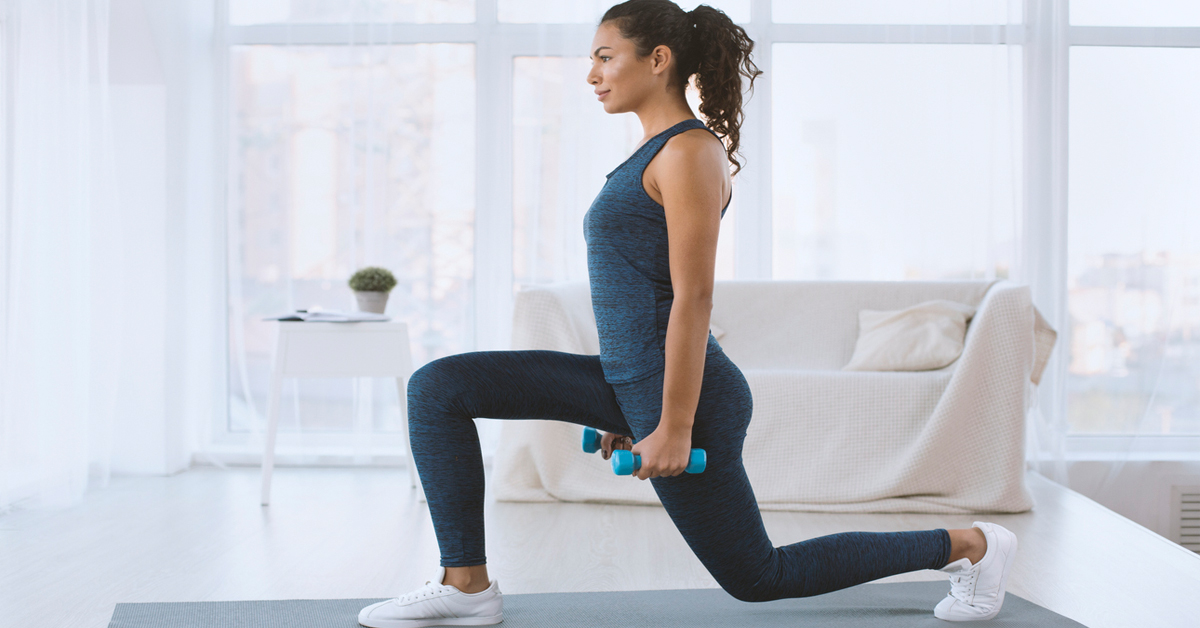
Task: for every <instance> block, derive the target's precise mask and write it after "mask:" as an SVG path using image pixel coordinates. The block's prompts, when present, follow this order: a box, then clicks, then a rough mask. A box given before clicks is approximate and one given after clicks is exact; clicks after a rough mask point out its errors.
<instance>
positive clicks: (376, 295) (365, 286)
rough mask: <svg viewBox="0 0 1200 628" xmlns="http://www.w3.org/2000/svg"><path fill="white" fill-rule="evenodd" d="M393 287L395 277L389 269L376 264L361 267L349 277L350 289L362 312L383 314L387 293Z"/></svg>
mask: <svg viewBox="0 0 1200 628" xmlns="http://www.w3.org/2000/svg"><path fill="white" fill-rule="evenodd" d="M395 287H396V278H395V277H394V276H393V275H392V273H391V271H389V270H388V269H386V268H380V267H378V266H368V267H366V268H362V269H360V270H359V271H358V272H356V273H354V275H353V276H351V277H350V289H351V290H353V291H354V298H355V299H357V300H358V309H359V310H362V311H363V312H374V313H376V314H383V310H384V309H385V308H387V299H388V293H389V292H391V290H392V288H395Z"/></svg>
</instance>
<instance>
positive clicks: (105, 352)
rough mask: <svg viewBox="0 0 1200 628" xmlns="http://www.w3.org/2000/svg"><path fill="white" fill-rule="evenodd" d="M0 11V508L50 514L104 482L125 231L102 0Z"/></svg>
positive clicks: (52, 0)
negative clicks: (1, 99) (3, 177)
mask: <svg viewBox="0 0 1200 628" xmlns="http://www.w3.org/2000/svg"><path fill="white" fill-rule="evenodd" d="M6 9H7V12H6V15H5V21H6V24H5V33H4V34H5V45H6V49H7V52H8V54H7V58H6V63H5V70H6V76H5V77H4V78H5V81H4V82H5V89H6V91H7V96H8V100H7V104H8V106H9V107H11V109H10V110H9V112H8V114H9V115H8V120H7V121H6V122H7V126H6V130H7V140H8V153H7V165H8V173H9V175H10V176H9V177H8V178H7V183H8V186H9V189H8V190H7V193H8V197H7V198H8V201H9V202H8V203H7V204H6V205H5V208H6V211H5V215H4V218H5V220H4V224H5V232H4V234H3V236H4V250H5V251H6V254H5V260H4V263H5V266H6V267H5V269H4V270H5V272H4V284H3V290H2V294H0V298H2V299H3V306H4V307H3V308H2V312H3V317H4V318H3V328H2V330H0V333H2V340H3V352H2V354H0V355H2V362H0V508H5V507H12V506H14V505H18V506H21V507H24V506H29V507H43V506H61V505H64V504H70V503H73V502H75V501H77V500H78V499H79V498H80V497H81V496H82V495H83V493H84V492H85V490H86V489H87V488H88V487H89V486H96V485H100V486H103V485H106V484H107V482H108V479H109V475H110V468H111V452H112V446H113V443H112V436H111V435H112V424H113V416H114V408H115V404H116V393H117V383H118V376H119V374H120V370H121V362H122V351H123V347H124V346H125V345H126V342H127V339H124V338H122V337H121V333H120V325H119V317H120V316H121V305H122V288H121V286H122V285H123V279H124V273H127V272H133V269H129V268H124V267H123V266H122V246H123V242H122V238H123V233H124V225H123V224H122V220H121V207H120V204H119V203H118V202H117V190H116V186H115V179H116V176H115V166H114V151H113V136H112V128H111V124H110V112H109V102H108V96H109V92H108V12H109V5H108V1H107V0H11V1H10V2H9V3H8V5H7V7H6Z"/></svg>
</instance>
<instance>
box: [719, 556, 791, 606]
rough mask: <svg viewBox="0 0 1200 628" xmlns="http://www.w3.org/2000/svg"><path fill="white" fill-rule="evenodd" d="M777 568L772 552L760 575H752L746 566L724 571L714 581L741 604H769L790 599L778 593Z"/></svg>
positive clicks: (776, 559)
mask: <svg viewBox="0 0 1200 628" xmlns="http://www.w3.org/2000/svg"><path fill="white" fill-rule="evenodd" d="M778 567H779V563H778V556H777V555H776V554H775V552H774V550H773V551H772V554H771V559H770V560H769V561H768V562H767V567H766V568H765V569H763V570H762V571H761V573H760V575H758V576H755V575H753V574H754V573H755V571H754V570H753V569H752V568H750V566H748V565H747V566H744V567H743V568H741V569H734V570H729V571H726V572H724V573H723V574H722V575H721V576H720V577H717V578H716V580H717V584H719V585H721V588H722V589H724V590H725V592H726V593H728V594H729V595H732V596H733V597H734V598H736V599H738V600H741V601H743V602H770V601H772V600H779V599H782V598H785V597H792V596H788V595H784V594H782V593H780V591H779V587H778V580H779V577H778Z"/></svg>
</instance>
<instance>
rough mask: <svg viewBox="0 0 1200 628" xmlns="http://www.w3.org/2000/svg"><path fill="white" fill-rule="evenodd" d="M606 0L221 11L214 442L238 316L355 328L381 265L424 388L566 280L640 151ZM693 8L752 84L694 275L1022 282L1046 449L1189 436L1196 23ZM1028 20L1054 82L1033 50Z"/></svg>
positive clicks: (265, 331) (246, 398) (1197, 316)
mask: <svg viewBox="0 0 1200 628" xmlns="http://www.w3.org/2000/svg"><path fill="white" fill-rule="evenodd" d="M614 3H615V2H611V1H610V2H601V1H598V0H589V1H586V2H567V3H564V2H557V1H550V0H407V1H405V0H355V1H342V0H318V1H313V0H303V1H301V0H229V15H228V16H227V19H226V20H225V21H224V23H225V24H226V26H225V33H226V35H227V37H226V41H227V44H228V46H227V47H226V51H227V55H226V56H227V58H228V63H227V67H228V72H229V76H228V86H229V92H228V96H229V117H228V125H227V126H228V136H227V137H228V140H229V141H228V147H227V155H228V160H229V169H228V172H229V180H228V186H227V189H228V202H229V218H228V223H227V224H228V226H229V229H228V234H229V236H228V259H229V267H228V285H229V289H228V296H229V305H230V308H229V312H230V319H229V320H230V338H229V371H228V378H229V384H230V413H229V420H228V422H227V423H226V424H225V425H222V426H221V430H222V431H223V432H224V433H225V434H226V435H227V436H229V435H232V436H233V437H234V438H231V442H233V441H236V436H237V435H238V434H243V433H244V432H246V431H249V430H251V428H252V427H253V426H254V425H255V424H256V421H257V422H261V421H262V414H263V411H264V406H265V391H266V386H267V371H268V369H269V357H270V350H271V347H270V340H271V338H270V326H269V325H268V324H266V323H264V322H263V321H262V320H261V319H262V318H263V317H264V316H268V315H272V314H278V313H281V312H282V311H286V310H288V309H291V308H303V307H310V306H322V307H326V308H349V307H352V302H351V298H352V297H351V295H350V292H349V290H348V289H347V288H346V287H345V280H346V278H347V277H348V276H349V274H350V273H351V272H353V271H354V270H355V269H356V268H358V267H361V266H364V265H382V266H386V267H388V268H390V269H391V270H393V272H395V273H396V274H397V277H398V279H399V280H400V284H399V286H398V287H397V289H396V290H395V291H393V293H392V295H391V298H390V300H389V304H388V313H389V314H391V315H392V316H393V317H394V319H396V320H402V321H405V322H407V323H408V324H409V326H410V329H411V330H412V339H413V346H414V360H415V366H417V367H419V366H421V365H422V364H424V363H425V362H428V361H429V360H432V359H434V358H437V357H440V356H443V355H448V354H452V353H458V352H462V351H470V350H480V349H506V348H509V344H508V342H509V333H510V325H511V312H512V302H513V298H514V294H515V291H516V290H518V289H519V288H520V286H521V285H523V284H533V283H542V282H550V281H564V280H579V279H586V257H585V252H584V246H583V245H584V243H583V236H582V216H583V214H584V212H585V211H586V210H587V207H588V205H589V204H590V202H591V201H592V199H593V198H594V197H595V194H596V192H597V191H598V190H599V188H600V186H601V185H603V182H604V181H603V177H604V174H605V173H607V172H608V171H609V170H611V167H612V166H613V165H614V164H616V163H619V162H620V161H621V160H622V159H624V158H625V157H626V156H627V155H628V154H629V152H630V151H632V149H633V148H634V147H635V146H636V145H637V144H638V143H639V142H640V141H641V139H642V135H643V129H642V128H641V125H640V124H639V123H638V120H637V119H636V116H634V115H633V114H621V115H616V116H612V115H607V114H605V113H604V112H603V110H602V108H601V107H600V106H599V104H598V103H597V102H596V101H595V98H594V96H593V95H592V88H591V86H589V85H587V84H586V82H585V77H586V73H587V68H588V60H587V55H588V53H589V50H588V46H589V44H590V43H591V39H592V36H593V35H594V27H595V24H596V22H597V21H598V19H599V17H600V16H601V15H602V13H603V12H604V11H605V10H606V9H607V8H608V6H610V5H612V4H614ZM679 4H680V5H681V6H683V8H685V9H690V8H692V7H694V6H695V5H696V4H697V3H696V2H680V3H679ZM709 4H712V5H713V6H717V7H718V8H721V9H723V10H725V11H726V12H727V13H728V14H729V15H730V16H731V17H733V19H734V20H736V21H737V22H738V23H739V24H742V25H743V26H744V27H745V28H746V30H747V32H748V33H749V34H750V36H751V37H752V38H753V39H754V40H755V42H756V47H755V62H756V63H757V64H758V67H759V68H760V69H762V70H763V71H764V72H765V73H764V74H763V75H762V76H760V77H759V78H758V79H757V81H756V83H755V91H754V93H753V95H752V96H748V98H747V100H746V103H745V107H746V108H745V114H746V118H745V123H744V125H743V127H742V146H741V161H742V162H743V165H744V169H743V170H742V172H741V173H740V174H739V175H738V177H737V179H735V186H734V196H733V201H732V204H731V207H730V210H729V212H727V214H726V216H725V218H724V220H723V221H722V225H721V235H720V240H719V244H718V263H717V278H718V279H734V278H737V279H807V280H838V279H865V280H905V279H918V280H941V279H985V278H997V279H999V278H1011V279H1015V280H1017V281H1022V282H1029V281H1030V278H1031V276H1032V275H1030V274H1029V273H1030V268H1028V267H1023V265H1030V266H1038V264H1040V266H1038V267H1039V268H1042V269H1049V270H1042V271H1036V270H1035V271H1034V272H1035V273H1036V272H1042V273H1043V274H1041V275H1040V276H1039V281H1041V284H1042V285H1049V286H1054V285H1063V286H1067V289H1068V290H1069V294H1068V295H1067V296H1066V303H1065V305H1064V306H1063V307H1062V308H1061V309H1063V313H1062V315H1061V317H1060V318H1057V319H1055V321H1054V324H1055V325H1056V327H1058V328H1059V329H1058V331H1059V332H1060V339H1061V340H1062V342H1060V344H1059V346H1058V351H1059V352H1060V355H1059V358H1060V359H1062V360H1065V361H1066V363H1067V364H1069V367H1067V369H1066V370H1065V372H1066V373H1067V375H1066V377H1067V379H1066V381H1065V382H1061V383H1062V384H1064V385H1063V386H1062V387H1061V391H1062V398H1065V401H1066V405H1065V407H1064V408H1065V414H1066V418H1067V420H1069V422H1070V426H1071V432H1072V433H1074V434H1077V435H1081V436H1082V435H1096V434H1110V433H1113V434H1130V433H1145V432H1148V431H1153V432H1155V433H1160V434H1164V435H1184V434H1200V400H1198V399H1197V392H1196V391H1197V389H1198V388H1200V352H1198V349H1197V345H1196V340H1195V335H1196V334H1198V333H1200V247H1198V241H1197V239H1196V238H1194V237H1192V236H1191V234H1193V233H1200V229H1198V228H1200V224H1195V223H1196V220H1197V218H1196V216H1197V215H1200V191H1198V189H1197V187H1196V184H1195V183H1194V182H1193V180H1194V179H1195V177H1193V176H1191V173H1193V172H1195V171H1197V169H1198V167H1200V159H1198V157H1197V148H1196V147H1197V146H1200V130H1198V123H1197V120H1196V116H1195V115H1194V112H1195V111H1197V110H1200V92H1198V91H1197V88H1196V87H1195V86H1196V85H1200V75H1197V70H1196V68H1198V67H1200V57H1198V56H1197V52H1198V50H1197V49H1198V48H1200V37H1197V36H1196V34H1195V32H1194V30H1191V29H1186V28H1175V27H1177V26H1195V25H1200V13H1198V12H1197V11H1195V10H1194V7H1191V4H1190V3H1178V2H1168V1H1166V0H1160V1H1156V2H1148V3H1137V6H1138V10H1137V11H1131V10H1129V8H1128V6H1129V3H1120V2H1106V1H1104V0H1071V1H1070V5H1069V7H1068V8H1069V15H1070V19H1071V23H1070V24H1068V23H1066V22H1065V20H1064V16H1065V15H1067V13H1065V12H1062V13H1061V15H1060V13H1059V10H1060V9H1062V7H1063V6H1064V5H1060V4H1057V3H1056V4H1054V5H1053V6H1054V7H1057V8H1056V9H1055V10H1054V11H1045V10H1042V9H1044V8H1045V7H1044V6H1043V5H1041V4H1039V3H1026V2H1023V1H1021V0H974V1H970V2H946V1H945V0H903V1H901V0H853V1H848V0H837V1H833V0H829V1H824V0H805V1H803V2H801V1H798V0H722V1H720V2H717V1H714V2H711V3H709ZM1029 7H1035V8H1038V11H1037V12H1036V14H1035V15H1027V14H1026V9H1029ZM1039 7H1040V8H1039ZM1143 9H1144V10H1143ZM1031 10H1032V9H1031ZM1047 16H1052V17H1049V18H1048V17H1047ZM1047 20H1049V21H1050V22H1054V23H1046V21H1047ZM1047 29H1059V31H1061V33H1063V34H1064V36H1065V37H1064V38H1063V39H1062V40H1061V41H1059V43H1055V44H1053V45H1056V46H1059V45H1061V46H1062V50H1063V51H1069V55H1059V57H1061V58H1066V59H1067V62H1066V63H1065V64H1064V65H1063V67H1059V66H1057V65H1055V64H1056V63H1058V62H1057V61H1055V54H1048V53H1045V52H1044V51H1043V52H1037V54H1031V47H1030V45H1029V42H1031V41H1034V40H1035V39H1036V38H1037V37H1042V34H1044V33H1045V32H1047ZM1056 32H1057V31H1056ZM1037 41H1042V40H1041V39H1037ZM1046 77H1051V80H1046ZM1059 86H1062V90H1063V91H1062V92H1061V93H1058V92H1056V91H1055V90H1057V89H1058V88H1059ZM697 97H698V95H697V93H696V92H695V90H694V89H692V90H689V92H688V98H689V100H690V101H691V102H692V104H693V109H694V110H695V107H696V105H697V104H698V100H697ZM1055 102H1069V106H1065V105H1064V106H1063V107H1062V108H1061V112H1060V113H1059V112H1056V111H1057V110H1056V109H1055V107H1054V106H1053V103H1055ZM1040 103H1050V104H1047V105H1046V106H1042V105H1041V104H1040ZM697 113H698V111H697ZM1067 128H1069V130H1070V133H1069V135H1068V133H1067V131H1066V129H1067ZM1056 129H1058V130H1056ZM1047 147H1059V148H1053V150H1056V151H1061V154H1062V155H1064V160H1065V159H1066V157H1065V156H1066V155H1069V160H1066V161H1067V167H1063V168H1061V171H1060V170H1058V169H1055V168H1054V167H1053V164H1048V163H1047V162H1046V161H1045V160H1043V157H1044V153H1047V152H1050V149H1047ZM1061 147H1065V148H1061ZM1039 151H1040V152H1039ZM1055 189H1065V190H1066V192H1065V193H1063V194H1062V198H1064V199H1068V200H1066V201H1064V202H1061V203H1057V202H1047V201H1046V199H1049V198H1051V197H1053V196H1054V195H1053V194H1052V193H1051V192H1048V191H1047V190H1051V191H1052V190H1055ZM1049 214H1053V215H1055V216H1058V217H1060V218H1061V219H1062V221H1063V222H1064V223H1068V226H1069V228H1068V230H1067V231H1066V232H1064V233H1062V234H1058V235H1056V234H1055V233H1053V230H1052V229H1046V228H1044V227H1045V226H1046V225H1049V224H1052V223H1053V220H1054V218H1053V216H1052V217H1051V218H1046V215H1049ZM1031 233H1035V234H1042V235H1038V237H1031V236H1030V234H1031ZM1043 235H1044V236H1045V237H1048V238H1051V239H1049V240H1047V239H1045V238H1044V237H1043ZM1053 238H1058V239H1053ZM1060 255H1061V257H1062V258H1064V259H1066V260H1067V262H1066V263H1065V264H1064V265H1063V268H1061V269H1057V268H1056V266H1055V264H1056V263H1046V261H1047V260H1051V262H1053V260H1054V259H1056V257H1055V256H1060ZM1046 273H1048V274H1046ZM1054 290H1056V291H1057V292H1056V293H1055V292H1051V293H1043V294H1042V297H1041V298H1042V299H1043V300H1046V299H1049V298H1057V297H1052V296H1047V295H1053V294H1061V292H1062V290H1061V289H1057V288H1055V289H1054ZM1036 296H1037V293H1036V292H1035V297H1036ZM1039 305H1040V306H1043V308H1044V311H1046V312H1053V311H1054V309H1055V306H1054V305H1052V304H1044V303H1039ZM1048 377H1050V378H1051V379H1053V378H1054V377H1056V376H1055V375H1053V374H1051V375H1049V376H1048ZM1044 381H1046V380H1044ZM290 386H291V387H290V388H288V389H285V396H284V401H285V404H284V408H283V410H284V414H283V417H284V420H283V423H282V425H281V430H282V432H283V434H282V435H281V439H282V440H281V442H282V443H286V442H287V440H286V439H287V433H288V432H289V431H290V432H296V431H301V432H322V431H323V432H325V433H327V434H328V437H329V438H330V439H333V440H336V438H337V437H338V435H339V434H341V433H345V432H347V430H348V429H349V426H350V425H351V423H352V421H350V420H348V419H347V417H348V416H349V415H350V414H351V413H355V412H357V413H362V412H364V410H363V408H364V407H366V408H367V409H366V410H365V412H367V413H368V414H369V415H370V416H371V417H373V418H372V419H371V421H370V425H371V427H372V430H373V436H372V438H375V436H377V435H381V434H382V435H384V437H383V438H382V440H377V441H376V442H378V443H382V444H383V445H385V446H391V445H392V444H394V443H395V442H396V441H394V440H388V438H386V436H387V435H388V434H389V433H391V434H392V435H395V434H394V431H395V429H396V427H397V425H396V422H395V419H396V417H397V411H398V401H399V400H398V396H397V392H396V389H395V387H394V386H392V385H375V386H374V387H371V386H367V387H365V388H364V387H362V386H353V385H351V384H350V383H347V382H339V381H336V380H335V381H327V382H324V381H320V380H301V381H300V382H298V383H294V384H290ZM1043 389H1044V390H1058V389H1056V388H1055V385H1049V386H1047V385H1043ZM1056 394H1057V393H1056ZM1056 398H1057V397H1056ZM1051 411H1055V412H1056V410H1051ZM493 434H494V433H493ZM481 437H482V438H483V440H484V447H485V454H486V452H487V451H488V449H487V447H488V443H489V438H490V437H489V432H488V431H487V430H483V431H482V433H481ZM333 440H330V441H329V442H333ZM313 442H316V441H313ZM321 442H325V441H321Z"/></svg>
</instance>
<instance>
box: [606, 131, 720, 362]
mask: <svg viewBox="0 0 1200 628" xmlns="http://www.w3.org/2000/svg"><path fill="white" fill-rule="evenodd" d="M690 129H706V130H708V131H709V132H710V133H712V134H713V135H714V136H716V137H717V138H718V139H720V136H718V135H717V134H716V133H715V132H713V130H712V129H709V128H708V127H707V126H706V125H705V124H704V122H703V121H702V120H700V119H699V118H688V119H687V120H684V121H682V122H680V123H678V124H676V125H674V126H672V127H670V128H668V129H666V130H665V131H663V132H661V133H659V134H658V135H655V136H654V137H652V138H650V139H649V140H647V141H646V142H645V143H644V144H642V145H641V146H640V147H638V149H637V150H635V151H634V152H633V154H632V155H630V156H629V158H628V159H626V160H625V161H624V162H622V163H621V165H619V166H617V167H616V169H614V170H613V171H612V172H610V173H608V175H606V176H607V179H608V181H607V182H606V183H605V184H604V187H603V188H601V189H600V194H598V195H597V196H596V199H595V200H594V201H592V205H591V207H589V208H588V210H587V213H586V214H584V216H583V238H584V241H586V242H587V262H588V279H589V281H590V287H591V294H592V310H593V311H594V312H595V315H596V330H597V332H598V333H599V336H600V364H601V366H602V367H603V369H604V379H605V381H607V382H609V383H611V384H618V383H626V382H632V381H636V380H639V379H642V378H644V377H648V376H650V375H652V374H655V373H657V372H659V371H661V370H663V369H665V368H666V339H667V322H668V321H669V320H670V316H671V304H672V302H673V301H674V298H675V293H674V290H673V288H672V286H671V266H670V259H669V257H668V251H667V217H666V213H665V209H664V208H663V206H662V205H659V204H658V203H657V202H655V200H654V199H652V198H650V195H649V194H647V193H646V189H645V188H644V187H642V173H643V171H645V169H646V165H647V164H649V163H650V160H651V159H654V156H655V155H657V154H658V151H659V150H660V149H662V147H663V145H664V144H666V143H667V140H669V139H671V137H673V136H674V135H677V134H679V133H682V132H684V131H687V130H690ZM729 200H730V201H732V200H733V196H732V195H730V199H729ZM728 208H729V202H726V203H725V207H723V208H721V217H722V218H723V217H724V216H725V210H726V209H728ZM720 350H721V346H720V345H719V344H717V339H716V338H714V337H713V335H712V332H709V334H708V347H707V349H706V353H714V352H717V351H720Z"/></svg>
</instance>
